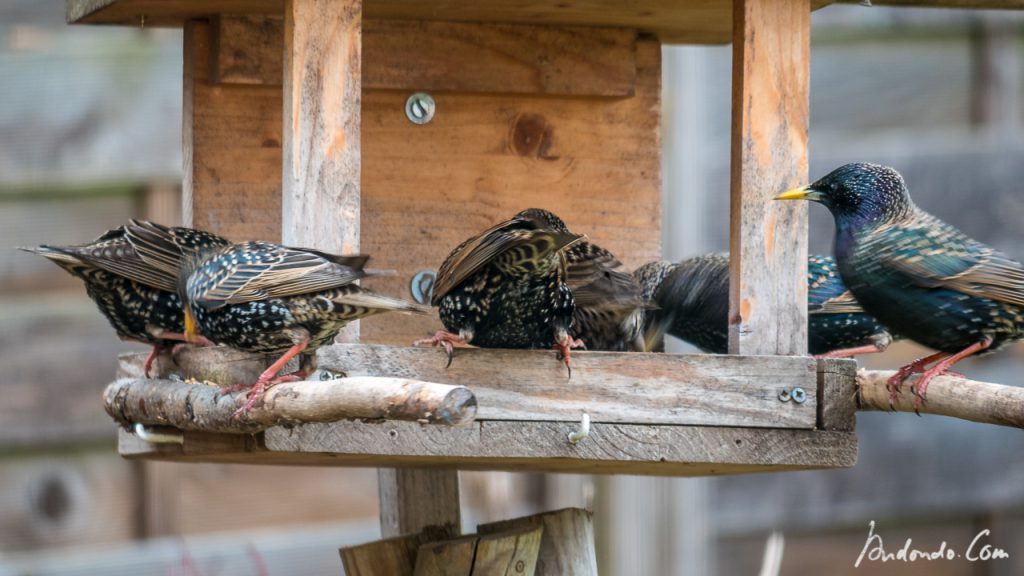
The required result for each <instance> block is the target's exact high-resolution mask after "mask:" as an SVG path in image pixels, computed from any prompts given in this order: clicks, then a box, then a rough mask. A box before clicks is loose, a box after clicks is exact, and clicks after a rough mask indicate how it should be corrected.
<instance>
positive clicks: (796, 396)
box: [790, 386, 807, 404]
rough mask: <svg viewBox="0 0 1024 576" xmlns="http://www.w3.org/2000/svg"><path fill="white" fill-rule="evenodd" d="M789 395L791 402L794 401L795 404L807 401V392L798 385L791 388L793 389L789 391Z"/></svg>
mask: <svg viewBox="0 0 1024 576" xmlns="http://www.w3.org/2000/svg"><path fill="white" fill-rule="evenodd" d="M790 396H792V397H793V402H796V403H797V404H803V403H804V402H806V401H807V392H805V391H804V389H803V388H801V387H799V386H797V387H796V388H793V391H792V392H791V393H790Z"/></svg>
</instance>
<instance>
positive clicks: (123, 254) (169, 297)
mask: <svg viewBox="0 0 1024 576" xmlns="http://www.w3.org/2000/svg"><path fill="white" fill-rule="evenodd" d="M132 225H138V226H144V227H148V226H159V225H156V224H151V223H149V222H134V221H133V222H132ZM130 226H131V225H130ZM160 228H162V229H164V230H166V233H167V234H168V236H170V237H172V238H177V239H179V240H183V243H179V244H178V246H179V247H178V248H177V249H176V254H174V255H170V256H168V257H166V258H165V260H168V261H174V260H180V256H181V254H182V253H183V252H187V251H192V250H193V249H198V248H199V247H200V246H218V245H227V244H228V242H227V240H224V239H223V238H220V237H219V236H215V235H213V234H208V233H206V232H200V231H197V230H192V229H189V228H167V227H162V226H160ZM24 250H26V251H29V252H33V253H36V254H40V255H42V256H45V257H46V258H49V259H50V260H52V261H53V262H54V263H56V264H57V265H58V266H60V267H61V268H63V269H64V270H66V271H67V272H69V273H70V274H72V275H74V276H76V277H78V278H80V279H81V280H82V281H83V282H85V289H86V293H87V294H88V295H89V297H90V298H92V300H93V301H94V302H96V305H97V306H98V307H99V309H100V312H102V313H103V315H104V316H106V318H107V320H108V321H109V322H110V325H111V326H113V327H114V330H115V331H116V332H117V335H118V337H120V338H121V339H122V340H132V341H136V342H142V343H145V344H150V345H152V346H153V351H152V353H151V354H150V355H149V357H148V358H147V359H146V363H145V366H144V371H145V374H146V376H147V377H148V376H149V372H150V368H151V367H152V364H153V361H154V359H155V358H156V357H157V355H158V354H159V353H160V352H161V351H162V350H164V349H166V348H170V347H172V346H173V345H175V344H176V343H180V342H183V341H185V340H186V336H185V334H184V332H185V328H184V315H183V312H182V307H181V300H180V299H179V297H178V294H177V293H176V291H175V277H176V273H175V272H174V271H173V270H170V271H167V270H165V269H162V268H161V267H159V266H155V265H153V264H152V263H151V262H149V261H147V259H146V258H144V257H143V255H141V254H140V253H139V251H138V250H137V249H136V247H135V245H134V244H133V243H132V241H131V237H130V235H129V234H128V233H127V232H126V227H124V226H120V227H118V228H115V229H113V230H110V231H108V232H106V233H105V234H103V235H102V236H100V237H99V238H97V239H96V240H94V241H93V242H90V243H89V244H84V245H81V246H39V247H37V248H25V249H24ZM193 342H197V343H198V342H206V340H205V339H204V338H195V339H193Z"/></svg>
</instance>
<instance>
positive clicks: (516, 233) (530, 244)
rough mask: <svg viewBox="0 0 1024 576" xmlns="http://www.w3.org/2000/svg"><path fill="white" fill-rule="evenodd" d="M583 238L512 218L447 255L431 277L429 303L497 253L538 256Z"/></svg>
mask: <svg viewBox="0 0 1024 576" xmlns="http://www.w3.org/2000/svg"><path fill="white" fill-rule="evenodd" d="M582 238H584V236H581V235H579V234H572V233H571V232H560V231H555V230H548V229H537V228H536V227H535V224H534V223H533V222H531V221H528V220H526V219H522V218H513V219H511V220H506V221H505V222H501V223H500V224H497V225H495V226H493V227H491V228H489V229H487V230H485V231H484V232H482V233H480V234H478V235H477V236H474V237H473V238H470V239H468V240H466V241H465V242H463V243H462V244H459V245H458V246H457V247H456V248H455V250H452V253H451V254H449V255H448V258H447V259H445V261H444V263H443V264H441V268H440V269H439V270H438V271H437V277H436V278H435V279H434V288H433V295H432V296H431V299H430V303H431V305H433V306H437V305H438V303H439V302H440V301H441V299H442V298H443V297H444V296H445V295H446V294H448V292H450V291H451V290H452V289H453V288H455V287H456V286H458V285H459V284H461V283H462V282H464V281H465V280H466V279H468V278H469V277H471V276H472V275H473V274H475V273H476V272H477V271H479V270H480V269H481V268H483V267H484V266H486V265H487V264H488V263H490V262H492V261H493V260H494V258H495V257H497V256H498V255H499V254H503V253H505V252H507V251H509V250H512V249H514V248H522V250H520V252H519V253H520V255H521V259H522V260H524V261H525V260H530V259H540V258H543V257H545V256H547V255H548V254H550V253H551V252H553V251H556V250H561V249H563V248H565V247H566V246H569V245H571V244H572V243H573V242H576V241H579V240H580V239H582Z"/></svg>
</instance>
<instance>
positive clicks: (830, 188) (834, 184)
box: [828, 182, 839, 194]
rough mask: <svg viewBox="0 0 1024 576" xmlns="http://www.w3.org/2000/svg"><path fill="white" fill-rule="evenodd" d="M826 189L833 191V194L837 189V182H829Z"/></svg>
mask: <svg viewBox="0 0 1024 576" xmlns="http://www.w3.org/2000/svg"><path fill="white" fill-rule="evenodd" d="M828 191H829V192H831V193H833V194H835V193H836V192H838V191H839V183H838V182H832V183H831V184H829V185H828Z"/></svg>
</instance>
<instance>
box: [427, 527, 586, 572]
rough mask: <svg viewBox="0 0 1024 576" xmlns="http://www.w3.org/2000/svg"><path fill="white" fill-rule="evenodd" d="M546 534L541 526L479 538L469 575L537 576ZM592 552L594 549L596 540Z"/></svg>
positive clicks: (580, 553)
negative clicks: (542, 540)
mask: <svg viewBox="0 0 1024 576" xmlns="http://www.w3.org/2000/svg"><path fill="white" fill-rule="evenodd" d="M543 533H544V527H543V526H539V525H538V526H528V527H523V528H515V529H510V530H504V531H501V532H495V533H492V534H489V535H486V536H480V537H479V540H478V541H477V544H476V557H475V558H474V559H473V570H472V572H470V573H471V574H473V576H512V575H514V576H520V575H522V576H533V575H534V574H535V573H536V568H537V563H538V556H539V554H540V547H541V536H542V534H543ZM590 548H591V549H593V540H591V546H590ZM576 553H577V555H578V556H582V555H583V554H585V552H584V551H579V550H577V551H576ZM552 573H554V572H552ZM572 573H573V572H571V571H569V572H558V574H572ZM596 575H597V572H596V571H595V572H593V576H596ZM417 576H418V575H417Z"/></svg>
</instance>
